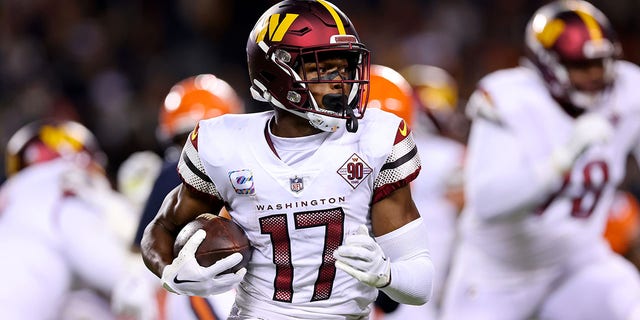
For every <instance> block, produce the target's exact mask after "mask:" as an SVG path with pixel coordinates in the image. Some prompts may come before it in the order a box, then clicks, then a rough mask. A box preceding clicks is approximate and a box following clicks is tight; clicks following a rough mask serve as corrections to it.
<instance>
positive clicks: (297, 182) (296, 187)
mask: <svg viewBox="0 0 640 320" xmlns="http://www.w3.org/2000/svg"><path fill="white" fill-rule="evenodd" d="M289 182H290V183H291V191H293V192H300V191H302V189H304V184H303V183H302V178H300V177H295V178H289Z"/></svg>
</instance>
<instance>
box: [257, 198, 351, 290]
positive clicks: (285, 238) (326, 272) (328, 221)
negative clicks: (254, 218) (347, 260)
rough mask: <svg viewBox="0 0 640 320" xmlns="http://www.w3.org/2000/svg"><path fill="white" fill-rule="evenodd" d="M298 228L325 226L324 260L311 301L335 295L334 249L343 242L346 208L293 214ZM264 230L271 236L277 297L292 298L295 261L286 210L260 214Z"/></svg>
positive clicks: (263, 232) (262, 230)
mask: <svg viewBox="0 0 640 320" xmlns="http://www.w3.org/2000/svg"><path fill="white" fill-rule="evenodd" d="M293 220H294V223H295V229H307V228H324V229H325V236H324V244H323V250H322V262H321V264H320V268H319V269H318V278H317V279H316V282H315V285H314V288H313V296H312V297H311V301H318V300H327V299H329V297H330V296H331V290H332V288H333V281H334V279H335V277H336V267H335V264H334V262H335V258H334V257H333V251H335V250H336V249H337V248H338V246H339V245H340V244H341V243H342V235H343V230H344V211H342V208H334V209H328V210H319V211H306V212H297V213H294V214H293ZM260 232H261V233H262V234H268V235H269V236H270V237H271V243H272V245H273V263H274V264H275V265H276V277H275V279H274V281H273V285H274V289H275V290H274V293H273V300H276V301H282V302H291V301H292V300H293V264H292V263H291V259H292V258H291V239H290V237H289V228H288V222H287V215H286V214H276V215H272V216H267V217H262V218H260Z"/></svg>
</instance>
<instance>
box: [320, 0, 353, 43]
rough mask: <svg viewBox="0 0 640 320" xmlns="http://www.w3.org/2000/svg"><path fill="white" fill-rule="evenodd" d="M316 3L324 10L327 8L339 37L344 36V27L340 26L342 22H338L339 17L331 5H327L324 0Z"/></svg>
mask: <svg viewBox="0 0 640 320" xmlns="http://www.w3.org/2000/svg"><path fill="white" fill-rule="evenodd" d="M318 2H320V4H321V5H323V6H324V7H325V8H327V11H329V13H330V14H331V16H332V17H333V20H335V21H336V26H337V28H338V33H339V34H341V35H345V34H346V32H345V31H344V25H343V24H342V20H340V16H339V15H338V13H337V12H336V9H335V8H334V7H333V6H332V5H331V4H329V3H328V2H326V1H324V0H318Z"/></svg>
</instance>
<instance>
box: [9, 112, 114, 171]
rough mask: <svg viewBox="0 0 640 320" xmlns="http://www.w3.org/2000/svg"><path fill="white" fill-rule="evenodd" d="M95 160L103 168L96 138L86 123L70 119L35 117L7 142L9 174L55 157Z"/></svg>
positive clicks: (104, 159) (92, 161)
mask: <svg viewBox="0 0 640 320" xmlns="http://www.w3.org/2000/svg"><path fill="white" fill-rule="evenodd" d="M60 157H63V158H71V157H73V158H74V159H77V161H81V163H84V164H90V163H95V164H98V165H99V166H101V167H102V168H103V169H104V167H105V166H106V164H107V158H106V155H105V154H104V153H103V152H102V150H101V149H100V147H99V146H98V140H97V139H96V137H95V136H94V135H93V134H92V133H91V132H90V131H89V129H87V128H86V127H85V126H83V125H81V124H80V123H78V122H75V121H71V120H54V119H46V120H38V121H34V122H31V123H28V124H26V125H24V126H23V127H22V128H20V129H19V130H18V131H16V133H14V134H13V136H12V137H11V139H9V142H8V144H7V150H6V160H7V163H6V173H7V176H8V177H10V176H12V175H14V174H16V173H18V172H19V171H20V170H22V169H24V168H26V167H28V166H31V165H34V164H37V163H43V162H46V161H49V160H53V159H57V158H60Z"/></svg>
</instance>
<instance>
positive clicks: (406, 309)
mask: <svg viewBox="0 0 640 320" xmlns="http://www.w3.org/2000/svg"><path fill="white" fill-rule="evenodd" d="M417 129H419V128H416V130H414V131H413V133H414V138H415V142H416V146H417V147H418V150H419V153H420V159H421V161H422V168H423V169H422V171H421V172H420V175H419V176H418V177H417V178H416V179H415V180H414V181H413V182H412V183H411V194H412V196H413V200H414V202H415V203H416V206H417V207H418V210H419V211H420V215H421V216H422V218H423V219H424V223H425V225H426V227H427V230H428V231H429V250H430V252H431V259H432V260H433V265H434V266H435V277H434V280H433V282H434V288H433V290H434V291H433V298H432V299H431V301H429V303H426V304H424V305H421V306H412V305H405V304H401V305H400V306H398V309H396V310H395V311H393V312H391V313H389V314H385V315H384V320H396V319H397V320H406V319H412V320H414V319H415V320H419V319H422V320H427V319H429V320H430V319H437V318H438V313H439V303H440V299H441V298H442V293H443V289H444V283H445V280H446V278H447V275H448V273H449V265H450V261H451V257H452V256H453V250H454V242H455V239H456V228H457V216H458V208H457V207H456V206H455V205H454V204H453V203H451V201H450V200H449V199H447V197H446V192H447V190H448V189H450V188H451V187H453V185H454V184H458V183H461V181H455V180H458V179H460V178H461V175H462V165H463V163H464V153H465V147H464V145H463V144H461V143H459V142H457V141H455V140H452V139H449V138H445V137H442V136H439V135H436V134H434V133H431V132H418V130H417Z"/></svg>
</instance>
